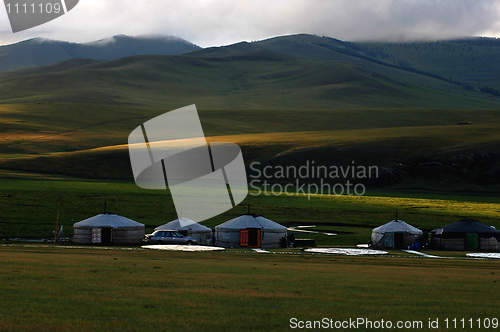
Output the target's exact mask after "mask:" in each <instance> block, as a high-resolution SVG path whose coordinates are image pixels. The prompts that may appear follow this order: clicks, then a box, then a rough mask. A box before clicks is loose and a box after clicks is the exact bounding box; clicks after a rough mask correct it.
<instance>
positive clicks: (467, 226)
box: [431, 219, 500, 250]
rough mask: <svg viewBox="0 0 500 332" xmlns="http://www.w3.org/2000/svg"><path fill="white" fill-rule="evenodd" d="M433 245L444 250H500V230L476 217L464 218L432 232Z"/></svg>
mask: <svg viewBox="0 0 500 332" xmlns="http://www.w3.org/2000/svg"><path fill="white" fill-rule="evenodd" d="M431 237H432V241H431V243H432V245H433V247H435V248H438V249H444V250H500V247H499V240H500V231H499V230H496V229H495V228H493V227H491V226H488V225H485V224H482V223H480V222H479V221H477V220H474V219H462V220H459V221H457V222H454V223H452V224H449V225H446V226H444V227H441V228H436V229H434V230H432V232H431Z"/></svg>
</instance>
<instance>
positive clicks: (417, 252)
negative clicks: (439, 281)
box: [403, 250, 445, 258]
mask: <svg viewBox="0 0 500 332" xmlns="http://www.w3.org/2000/svg"><path fill="white" fill-rule="evenodd" d="M403 251H404V252H407V253H409V254H415V255H419V256H423V257H427V258H445V257H441V256H435V255H429V254H424V253H423V252H420V251H416V250H403Z"/></svg>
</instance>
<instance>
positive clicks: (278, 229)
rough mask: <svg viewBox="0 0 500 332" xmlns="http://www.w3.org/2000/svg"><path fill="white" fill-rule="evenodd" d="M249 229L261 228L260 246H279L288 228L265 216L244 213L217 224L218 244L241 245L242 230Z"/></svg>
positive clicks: (225, 245) (227, 245)
mask: <svg viewBox="0 0 500 332" xmlns="http://www.w3.org/2000/svg"><path fill="white" fill-rule="evenodd" d="M248 229H259V230H260V246H261V247H262V248H278V247H280V246H281V242H282V239H283V237H286V233H287V229H286V227H285V226H282V225H280V224H278V223H277V222H274V221H272V220H269V219H267V218H265V217H262V216H258V215H255V214H244V215H241V216H239V217H237V218H234V219H231V220H228V221H226V222H225V223H222V224H220V225H218V226H215V237H216V243H217V245H218V246H222V247H240V246H241V242H240V241H241V238H240V236H241V231H242V230H248Z"/></svg>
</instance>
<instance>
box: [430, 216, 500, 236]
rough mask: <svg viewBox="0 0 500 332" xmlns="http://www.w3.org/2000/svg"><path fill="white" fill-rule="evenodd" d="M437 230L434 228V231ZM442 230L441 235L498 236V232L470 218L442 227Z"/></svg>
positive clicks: (499, 233)
mask: <svg viewBox="0 0 500 332" xmlns="http://www.w3.org/2000/svg"><path fill="white" fill-rule="evenodd" d="M438 229H439V228H436V229H435V230H434V231H436V230H438ZM442 229H443V233H483V234H484V233H491V234H492V235H500V231H499V230H497V229H495V228H493V227H490V226H488V225H485V224H482V223H480V222H479V221H477V220H475V219H470V218H467V219H461V220H459V221H456V222H454V223H451V224H448V225H446V226H444V227H442Z"/></svg>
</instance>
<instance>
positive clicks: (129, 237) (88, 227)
mask: <svg viewBox="0 0 500 332" xmlns="http://www.w3.org/2000/svg"><path fill="white" fill-rule="evenodd" d="M96 238H98V239H99V238H100V239H99V240H98V241H96ZM143 239H144V224H141V223H138V222H137V221H134V220H132V219H129V218H126V217H123V216H120V215H118V214H116V213H109V212H108V213H101V214H98V215H96V216H93V217H90V218H88V219H85V220H82V221H80V222H77V223H74V224H73V242H75V243H89V244H90V243H103V244H140V243H142V241H143Z"/></svg>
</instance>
